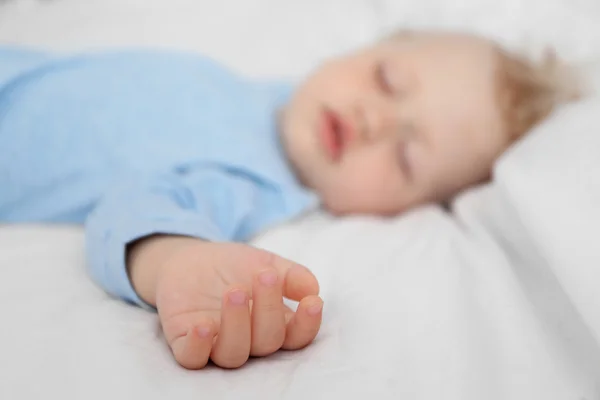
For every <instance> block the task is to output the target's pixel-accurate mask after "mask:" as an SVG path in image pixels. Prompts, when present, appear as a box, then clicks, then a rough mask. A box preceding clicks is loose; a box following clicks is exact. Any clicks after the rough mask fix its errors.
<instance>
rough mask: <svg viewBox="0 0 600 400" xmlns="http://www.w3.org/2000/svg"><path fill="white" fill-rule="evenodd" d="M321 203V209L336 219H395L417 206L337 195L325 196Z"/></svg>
mask: <svg viewBox="0 0 600 400" xmlns="http://www.w3.org/2000/svg"><path fill="white" fill-rule="evenodd" d="M321 201H322V203H321V204H322V207H323V209H324V210H325V211H327V212H328V213H330V214H332V215H334V216H336V217H345V216H354V215H373V216H381V217H395V216H398V215H401V214H403V213H404V212H406V211H409V210H410V209H411V208H413V207H417V206H418V204H406V205H404V204H385V203H384V202H378V201H376V200H370V201H366V200H363V201H360V200H357V199H356V198H352V197H351V196H339V195H338V196H325V197H322V200H321Z"/></svg>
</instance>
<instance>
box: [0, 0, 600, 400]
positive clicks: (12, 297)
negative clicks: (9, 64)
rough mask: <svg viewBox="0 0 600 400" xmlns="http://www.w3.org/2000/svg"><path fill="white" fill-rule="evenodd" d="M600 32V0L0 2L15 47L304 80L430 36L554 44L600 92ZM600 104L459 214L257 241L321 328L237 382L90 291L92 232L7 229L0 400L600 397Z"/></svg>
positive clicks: (464, 200) (351, 221)
mask: <svg viewBox="0 0 600 400" xmlns="http://www.w3.org/2000/svg"><path fill="white" fill-rule="evenodd" d="M599 22H600V3H598V2H597V1H595V0H570V1H567V0H551V1H542V0H530V1H525V0H522V1H517V0H508V1H503V2H500V1H497V0H460V1H454V2H446V1H443V0H422V1H418V2H417V1H407V0H379V1H368V0H362V1H361V0H353V1H348V0H346V1H342V0H327V1H323V0H321V1H317V0H307V1H302V2H300V1H292V0H279V1H275V0H245V1H242V0H222V1H219V2H213V1H210V0H195V1H192V0H189V1H186V0H170V1H167V0H162V1H161V0H145V1H139V0H88V1H85V2H84V1H76V0H53V1H34V0H7V1H4V2H0V42H2V43H10V44H20V45H27V46H36V47H42V48H49V49H53V50H56V51H73V50H78V49H96V48H102V47H115V46H159V47H170V48H179V49H184V50H189V51H201V52H203V53H206V54H210V55H211V56H213V57H215V58H218V59H220V60H221V61H223V62H225V63H227V64H229V65H230V66H231V67H232V68H235V69H237V70H238V71H239V72H240V73H243V74H247V75H249V76H255V77H273V76H277V77H282V76H283V77H287V78H290V79H296V78H301V76H302V75H303V74H305V73H306V72H307V71H308V70H310V68H312V67H314V66H315V65H316V64H318V63H319V62H320V61H322V60H323V59H324V58H326V57H328V56H331V55H333V54H337V53H339V52H343V51H347V50H348V49H351V48H353V47H356V46H361V45H364V44H366V43H368V42H369V41H370V40H372V39H374V38H376V37H378V36H380V35H382V34H385V33H387V32H389V31H390V30H393V29H396V28H398V27H400V28H429V27H434V28H452V29H454V28H457V29H463V30H468V31H472V32H477V33H481V34H485V35H488V36H490V37H493V38H495V39H497V40H499V41H501V42H502V43H504V44H505V45H506V46H509V47H514V48H519V49H522V50H524V51H530V52H532V53H536V52H538V51H540V50H541V49H542V48H543V46H544V45H545V44H552V45H553V46H555V47H556V48H557V50H558V51H559V53H561V54H563V55H564V56H565V57H566V58H568V59H569V60H571V61H573V62H577V63H580V64H581V65H585V66H586V68H587V69H586V71H588V73H589V76H590V82H596V81H597V76H598V74H597V73H596V68H595V67H594V65H595V60H596V58H597V57H598V53H599V52H600V23H599ZM598 72H600V71H598ZM598 110H600V99H598V97H597V96H596V95H595V94H591V95H590V96H589V97H588V98H587V99H585V100H583V101H581V102H579V103H576V104H573V105H571V106H569V107H564V108H562V109H561V110H559V111H558V112H557V113H555V115H553V116H552V117H551V118H550V119H549V120H547V121H546V122H544V123H543V124H541V125H540V126H539V127H537V128H536V129H535V130H534V131H533V132H532V133H531V134H530V135H528V136H527V137H526V138H524V139H523V140H521V141H520V142H518V143H516V144H515V145H514V146H513V147H512V148H511V149H510V150H509V151H508V152H507V153H506V154H505V155H504V156H503V157H502V158H501V159H500V160H499V161H498V163H497V165H496V166H495V169H494V178H493V180H492V182H490V183H489V184H486V185H482V186H479V187H476V188H473V189H471V190H469V191H467V192H465V193H464V194H463V195H461V196H460V197H458V198H457V199H456V200H455V201H454V202H453V203H452V205H451V210H450V211H448V210H446V209H443V208H441V207H437V206H433V205H431V206H425V207H421V208H419V209H417V210H413V211H411V212H409V213H407V214H404V215H402V216H399V217H396V218H386V219H383V218H376V217H350V218H334V217H332V216H330V215H328V214H326V213H323V212H315V213H312V214H309V215H307V216H305V217H303V218H301V219H299V220H297V221H293V222H290V223H288V224H285V225H283V226H279V227H277V228H275V229H272V230H270V231H268V232H265V233H264V234H262V235H260V236H259V237H257V238H255V240H254V241H253V243H254V244H255V245H256V246H258V247H262V248H266V249H269V250H272V251H275V252H277V253H279V254H281V255H283V256H286V257H289V258H291V259H294V260H296V261H299V262H301V263H304V264H306V265H307V266H309V267H310V268H311V269H312V270H313V271H314V272H315V274H316V275H317V277H318V278H319V280H320V282H321V287H322V296H323V298H324V301H325V309H324V320H323V327H322V330H321V332H320V334H319V336H318V338H317V340H316V341H315V343H314V344H313V345H311V346H310V347H308V348H306V349H305V350H302V351H299V352H281V353H278V354H276V355H274V356H272V357H269V358H266V359H255V360H251V362H250V363H249V364H248V365H247V366H245V367H243V368H241V369H238V370H234V371H225V370H220V369H218V368H214V367H209V368H208V369H206V370H203V371H187V370H184V369H182V368H180V367H179V366H177V364H176V363H175V362H174V361H173V360H172V357H171V356H170V354H169V351H168V349H167V346H166V345H165V343H164V339H163V337H162V336H161V333H160V329H159V325H158V320H157V317H156V315H154V314H152V313H149V312H147V311H144V310H141V309H139V308H136V307H133V306H129V305H126V304H124V303H122V302H120V301H117V300H115V299H112V298H110V297H108V296H107V295H106V294H105V293H104V292H102V291H101V290H100V289H99V288H97V287H96V286H94V285H93V284H92V282H91V281H90V279H89V277H88V276H87V275H86V272H85V268H84V265H83V264H84V255H83V235H82V231H81V228H80V227H78V226H43V225H20V226H1V227H0V315H1V318H2V323H1V327H2V328H1V329H0V371H1V374H0V399H7V400H8V399H10V400H12V399H26V400H32V399H39V398H46V397H48V398H51V397H54V396H56V397H60V398H62V399H66V400H74V399H84V398H85V399H90V400H92V399H107V398H111V399H148V400H152V399H165V398H184V399H188V398H207V399H263V400H265V399H305V398H310V397H313V398H317V399H330V398H334V397H335V398H366V397H368V398H373V399H457V400H471V399H472V400H480V399H486V400H487V399H490V400H494V399H503V400H504V399H527V400H531V399H544V400H554V399H556V400H559V399H560V400H564V399H569V400H570V399H573V400H582V399H586V400H592V399H600V295H599V294H598V293H599V290H598V289H599V287H600V243H599V242H600V228H599V227H600V116H599V115H598V114H599V113H598Z"/></svg>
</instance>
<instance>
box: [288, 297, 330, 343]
mask: <svg viewBox="0 0 600 400" xmlns="http://www.w3.org/2000/svg"><path fill="white" fill-rule="evenodd" d="M322 315H323V300H321V298H320V297H318V296H310V297H307V298H305V299H303V300H302V301H301V302H300V304H299V305H298V309H297V310H296V313H295V314H294V315H293V316H292V318H291V319H290V321H289V322H288V325H287V331H286V336H285V341H284V342H283V348H284V349H286V350H298V349H301V348H303V347H306V346H308V345H309V344H310V343H311V342H312V341H313V340H314V339H315V337H316V336H317V333H319V329H320V328H321V319H322Z"/></svg>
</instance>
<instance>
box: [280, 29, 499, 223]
mask: <svg viewBox="0 0 600 400" xmlns="http://www.w3.org/2000/svg"><path fill="white" fill-rule="evenodd" d="M495 55H496V53H495V50H494V48H493V46H492V45H491V44H490V43H488V42H486V41H483V40H481V39H476V38H473V37H469V36H462V35H449V34H445V35H441V34H439V35H434V34H430V35H424V34H419V35H416V36H408V37H403V38H398V39H394V40H388V41H386V42H382V43H378V44H376V45H374V46H371V47H369V48H366V49H363V50H361V51H358V52H356V53H353V54H349V55H346V56H343V57H339V58H336V59H333V60H331V61H329V62H327V63H325V64H324V65H322V66H321V67H320V68H318V69H317V70H316V71H315V72H314V73H313V74H312V75H311V76H309V78H308V79H307V80H306V81H305V82H304V83H303V84H302V85H300V87H299V88H298V90H297V92H296V93H295V95H294V96H293V98H292V100H291V101H290V104H289V105H288V107H287V108H286V110H285V112H284V114H283V120H282V128H283V130H282V131H283V143H284V146H285V148H286V152H287V154H288V157H289V158H290V160H291V162H292V164H293V166H294V168H295V169H296V172H297V173H298V174H299V176H300V179H301V180H302V182H303V183H304V184H305V185H307V186H308V187H310V188H312V189H313V190H315V191H316V192H317V193H318V194H319V195H320V197H321V199H322V201H323V205H324V206H325V208H327V209H328V210H330V211H331V212H333V213H336V214H347V213H375V214H383V215H390V214H396V213H398V212H401V211H404V210H406V209H407V208H409V207H412V206H415V205H418V204H422V203H425V202H431V201H441V200H446V199H447V198H448V197H450V196H451V195H453V194H455V193H456V192H458V191H460V190H461V189H464V188H466V187H468V186H470V185H473V184H476V183H478V182H481V181H484V180H485V179H486V178H487V177H488V176H489V173H490V170H491V166H492V164H493V162H494V160H495V159H496V158H497V157H498V156H499V154H500V153H501V152H502V151H503V150H504V149H505V148H506V146H507V144H508V143H507V138H506V136H507V135H505V134H504V129H503V124H502V118H501V113H500V110H499V107H498V104H497V87H496V79H495V72H496V69H495V67H496V62H497V61H496V58H495Z"/></svg>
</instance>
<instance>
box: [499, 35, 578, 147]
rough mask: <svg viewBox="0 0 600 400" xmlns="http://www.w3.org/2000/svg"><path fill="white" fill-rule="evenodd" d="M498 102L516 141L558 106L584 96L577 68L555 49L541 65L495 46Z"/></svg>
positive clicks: (511, 134) (546, 56) (542, 60)
mask: <svg viewBox="0 0 600 400" xmlns="http://www.w3.org/2000/svg"><path fill="white" fill-rule="evenodd" d="M496 51H497V55H498V61H499V63H498V69H497V74H496V77H497V83H498V102H499V105H500V107H501V110H502V113H503V116H504V120H505V122H506V128H507V131H508V135H509V139H510V140H511V141H514V140H517V139H519V138H520V137H522V136H523V135H525V134H526V133H527V132H529V131H530V130H531V129H532V128H533V127H535V126H536V125H537V124H539V123H540V122H542V121H543V120H545V119H546V118H547V117H548V116H549V115H550V114H551V113H552V112H553V111H554V110H555V109H556V108H557V107H558V106H560V105H562V104H566V103H569V102H572V101H576V100H578V99H580V98H581V97H582V96H583V95H584V91H583V88H582V82H580V80H579V76H578V75H577V73H576V71H575V68H572V67H570V66H568V65H567V64H566V63H565V62H564V61H562V60H560V59H559V58H558V56H557V55H556V52H555V51H554V50H553V49H548V50H546V51H545V53H544V56H543V57H542V58H541V60H539V61H534V60H533V59H532V58H527V57H525V56H522V55H519V54H515V53H510V52H508V51H507V50H505V49H503V48H501V47H499V46H497V45H496Z"/></svg>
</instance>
